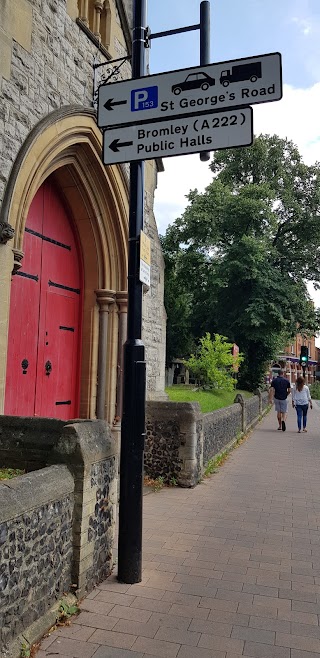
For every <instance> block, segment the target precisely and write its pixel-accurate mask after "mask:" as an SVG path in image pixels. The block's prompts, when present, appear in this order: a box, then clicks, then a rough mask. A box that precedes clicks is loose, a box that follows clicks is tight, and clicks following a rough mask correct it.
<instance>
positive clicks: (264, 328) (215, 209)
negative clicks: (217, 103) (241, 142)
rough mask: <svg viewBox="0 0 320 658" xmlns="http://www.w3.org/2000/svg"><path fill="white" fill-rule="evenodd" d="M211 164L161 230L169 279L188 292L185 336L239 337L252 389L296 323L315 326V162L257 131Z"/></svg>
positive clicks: (308, 328) (319, 204) (318, 241)
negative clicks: (205, 181)
mask: <svg viewBox="0 0 320 658" xmlns="http://www.w3.org/2000/svg"><path fill="white" fill-rule="evenodd" d="M211 169H212V172H213V175H214V178H213V181H212V183H211V184H210V185H209V186H208V187H207V189H206V190H205V192H204V193H203V194H199V193H198V191H197V190H193V191H191V192H190V193H189V195H188V200H189V205H188V207H187V208H186V210H185V212H184V214H183V215H182V216H181V217H180V218H179V219H177V220H176V221H175V223H174V224H173V225H172V226H170V227H169V228H168V230H167V233H166V235H165V237H164V238H163V247H164V251H165V255H166V258H169V259H171V263H172V270H171V271H170V270H169V271H168V272H167V275H166V277H167V278H166V285H167V284H168V282H169V281H170V279H171V284H172V288H171V294H172V295H176V296H178V293H180V294H182V293H183V294H188V300H189V301H188V303H189V305H190V316H189V328H190V339H193V340H194V339H197V338H198V337H199V336H201V335H203V333H204V332H206V331H209V332H211V333H213V332H216V333H221V334H223V335H225V336H228V338H229V340H231V341H235V342H236V343H237V344H238V345H239V346H240V349H241V351H242V352H243V353H244V356H245V359H244V361H243V363H242V366H241V368H240V373H239V377H240V383H241V386H243V387H244V386H246V387H249V388H251V389H252V388H255V387H256V386H257V385H258V384H259V383H260V382H261V380H262V378H263V375H264V372H265V369H266V366H267V365H268V363H269V362H270V360H271V359H272V358H273V357H274V356H275V355H276V353H277V351H278V350H279V348H281V347H282V348H283V347H284V346H285V344H286V341H287V340H288V339H289V338H290V337H291V336H293V335H294V334H295V333H296V332H297V328H298V327H299V330H300V331H302V330H303V331H305V332H307V333H310V332H315V331H316V330H317V329H318V328H319V321H318V320H319V319H318V315H317V313H316V311H315V310H314V308H313V305H312V303H311V300H310V297H309V295H308V291H307V287H306V282H307V281H308V280H309V281H313V282H315V284H316V285H318V286H319V287H320V272H319V256H320V224H319V215H320V165H319V164H315V165H313V166H307V165H305V164H304V163H303V161H302V159H301V156H300V154H299V151H298V150H297V148H296V147H295V146H294V144H292V142H289V141H288V140H285V139H280V138H279V137H277V136H272V137H270V136H266V135H261V136H260V137H258V138H256V139H255V142H254V144H253V146H251V147H250V148H243V149H230V150H226V151H220V152H217V153H216V154H215V157H214V160H213V163H212V164H211ZM173 275H174V282H173V280H172V276H173ZM170 321H171V317H170V313H169V314H168V324H169V325H170ZM177 340H178V341H179V336H178V334H177Z"/></svg>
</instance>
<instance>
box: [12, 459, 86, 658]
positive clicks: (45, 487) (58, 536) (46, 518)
mask: <svg viewBox="0 0 320 658" xmlns="http://www.w3.org/2000/svg"><path fill="white" fill-rule="evenodd" d="M73 509H74V481H73V477H72V475H71V474H70V472H69V469H68V468H67V466H64V465H59V466H50V467H49V468H44V469H42V470H41V471H37V472H35V473H31V474H30V475H23V476H21V477H18V478H15V479H13V480H7V481H5V482H3V483H1V486H0V565H1V566H0V616H1V620H2V624H1V631H0V638H1V642H0V646H1V647H2V649H1V655H2V656H3V655H5V651H6V648H7V647H8V645H9V644H10V642H11V641H12V640H13V639H15V638H16V636H17V635H19V633H21V631H23V630H24V629H25V628H27V627H28V626H29V625H30V624H32V623H33V622H34V621H36V620H37V619H39V617H41V616H42V615H43V614H44V613H45V612H46V611H47V610H48V609H49V608H50V607H51V606H52V604H53V603H54V602H55V601H56V600H57V599H59V598H61V597H62V595H63V593H64V592H68V591H69V590H70V587H71V584H72V576H71V570H72V543H73V541H72V515H73Z"/></svg>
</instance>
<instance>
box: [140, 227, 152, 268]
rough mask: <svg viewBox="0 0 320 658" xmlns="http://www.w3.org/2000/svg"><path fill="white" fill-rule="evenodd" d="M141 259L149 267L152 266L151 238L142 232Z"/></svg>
mask: <svg viewBox="0 0 320 658" xmlns="http://www.w3.org/2000/svg"><path fill="white" fill-rule="evenodd" d="M140 258H141V260H143V262H144V263H147V265H151V243H150V238H148V236H147V235H146V234H145V233H144V232H143V231H141V233H140Z"/></svg>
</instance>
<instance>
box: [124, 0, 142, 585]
mask: <svg viewBox="0 0 320 658" xmlns="http://www.w3.org/2000/svg"><path fill="white" fill-rule="evenodd" d="M146 11H147V2H146V0H135V2H134V15H133V40H132V77H133V78H140V77H141V76H143V75H144V74H145V43H146ZM143 215H144V161H140V162H132V163H131V164H130V208H129V261H128V329H127V341H126V343H125V345H124V369H123V373H124V382H123V385H124V387H123V415H122V423H121V455H120V506H119V541H118V551H119V554H118V580H120V581H121V582H124V583H139V582H140V581H141V578H142V494H143V451H144V426H145V388H146V363H145V357H144V344H143V342H142V340H141V331H142V283H141V281H140V280H139V243H140V232H141V231H142V229H143Z"/></svg>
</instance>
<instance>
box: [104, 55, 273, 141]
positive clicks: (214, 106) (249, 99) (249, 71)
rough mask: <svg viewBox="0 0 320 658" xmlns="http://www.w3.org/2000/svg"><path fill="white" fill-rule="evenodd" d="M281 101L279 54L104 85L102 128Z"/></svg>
mask: <svg viewBox="0 0 320 658" xmlns="http://www.w3.org/2000/svg"><path fill="white" fill-rule="evenodd" d="M281 98H282V70H281V55H280V53H270V54H267V55H261V56H258V57H249V58H245V59H238V60H231V61H228V62H219V63H217V64H208V65H207V66H196V67H193V68H189V69H180V70H178V71H169V72H167V73H160V74H157V75H149V76H146V77H142V78H138V79H134V80H124V81H122V82H114V83H112V84H106V85H102V86H100V87H99V98H98V126H99V127H100V128H103V129H104V128H110V127H112V126H116V125H120V124H121V125H124V124H130V123H139V122H143V123H144V122H146V121H149V120H150V121H153V120H164V119H171V118H173V117H177V116H181V115H187V114H189V115H190V114H194V113H196V112H209V111H214V110H219V109H224V108H225V109H228V108H230V107H239V106H244V105H253V104H255V103H267V102H270V101H277V100H280V99H281Z"/></svg>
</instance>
